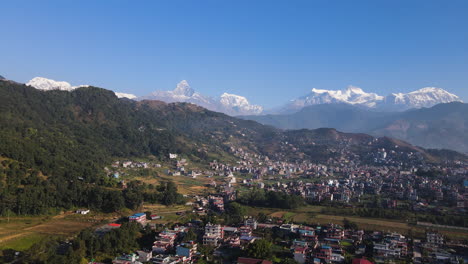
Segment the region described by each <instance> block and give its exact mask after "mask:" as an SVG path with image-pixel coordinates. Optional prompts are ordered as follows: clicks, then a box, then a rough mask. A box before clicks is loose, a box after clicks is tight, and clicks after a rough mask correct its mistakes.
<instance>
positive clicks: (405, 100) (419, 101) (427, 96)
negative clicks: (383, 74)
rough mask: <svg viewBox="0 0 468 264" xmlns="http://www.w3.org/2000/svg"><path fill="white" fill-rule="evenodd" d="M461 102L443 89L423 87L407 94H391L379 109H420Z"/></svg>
mask: <svg viewBox="0 0 468 264" xmlns="http://www.w3.org/2000/svg"><path fill="white" fill-rule="evenodd" d="M450 102H461V99H460V98H459V97H458V96H456V95H454V94H451V93H449V92H447V91H445V90H444V89H441V88H437V87H425V88H422V89H419V90H416V91H414V92H410V93H407V94H404V93H392V94H390V95H388V96H386V97H385V100H384V102H383V103H382V105H381V107H387V108H388V107H390V108H391V107H392V106H394V107H397V108H400V107H403V108H406V109H408V108H422V107H431V106H434V105H436V104H440V103H450Z"/></svg>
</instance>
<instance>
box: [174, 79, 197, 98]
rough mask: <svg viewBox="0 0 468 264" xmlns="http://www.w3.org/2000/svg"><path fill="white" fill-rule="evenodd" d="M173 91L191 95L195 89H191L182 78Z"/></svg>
mask: <svg viewBox="0 0 468 264" xmlns="http://www.w3.org/2000/svg"><path fill="white" fill-rule="evenodd" d="M173 93H174V94H176V95H183V96H187V97H191V96H192V95H193V94H194V93H195V90H193V89H192V87H190V85H189V84H188V82H187V81H186V80H182V81H181V82H179V83H178V84H177V86H176V88H175V89H174V91H173Z"/></svg>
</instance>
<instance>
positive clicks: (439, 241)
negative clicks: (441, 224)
mask: <svg viewBox="0 0 468 264" xmlns="http://www.w3.org/2000/svg"><path fill="white" fill-rule="evenodd" d="M426 241H427V243H429V244H432V245H436V246H442V245H443V244H444V237H443V236H442V235H441V234H439V233H436V232H427V233H426Z"/></svg>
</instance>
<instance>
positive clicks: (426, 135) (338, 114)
mask: <svg viewBox="0 0 468 264" xmlns="http://www.w3.org/2000/svg"><path fill="white" fill-rule="evenodd" d="M243 118H245V119H250V120H255V121H257V122H260V123H262V124H267V125H272V126H275V127H278V128H281V129H302V128H307V129H316V128H320V127H333V128H336V129H338V130H341V131H345V132H355V133H368V134H371V135H374V136H389V137H394V138H398V139H402V140H405V141H408V142H410V143H412V144H414V145H418V146H422V147H426V148H446V149H452V150H457V151H461V152H465V153H468V127H467V124H468V105H467V104H464V103H460V102H453V103H447V104H438V105H436V106H433V107H430V108H421V109H413V110H408V111H405V112H378V111H372V110H367V109H363V108H361V107H356V106H352V105H348V104H321V105H313V106H309V107H305V108H303V109H302V110H300V111H299V112H296V113H293V114H286V115H265V116H246V117H243Z"/></svg>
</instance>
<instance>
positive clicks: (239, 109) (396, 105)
mask: <svg viewBox="0 0 468 264" xmlns="http://www.w3.org/2000/svg"><path fill="white" fill-rule="evenodd" d="M26 84H27V85H29V86H32V87H35V88H37V89H41V90H65V91H71V90H74V89H76V88H79V87H83V86H87V85H79V86H72V85H70V84H69V83H68V82H64V81H54V80H51V79H47V78H43V77H35V78H33V79H32V80H30V81H29V82H27V83H26ZM115 94H116V95H117V96H118V97H119V98H128V99H132V100H160V101H164V102H167V103H173V102H187V103H192V104H196V105H199V106H202V107H204V108H207V109H209V110H212V111H216V112H222V113H225V114H228V115H232V116H238V115H261V114H291V113H294V112H297V111H300V110H301V109H303V108H304V107H307V106H312V105H321V104H348V105H353V106H356V107H361V108H363V109H369V110H375V111H404V110H408V109H413V108H417V109H419V108H422V107H431V106H434V105H436V104H440V103H450V102H461V99H460V98H459V97H458V96H457V95H454V94H451V93H449V92H447V91H445V90H444V89H442V88H437V87H425V88H422V89H419V90H416V91H413V92H410V93H392V94H390V95H387V96H381V95H378V94H376V93H368V92H365V91H363V90H362V89H361V88H359V87H355V86H349V87H348V88H346V89H344V90H322V89H316V88H313V89H312V90H311V92H310V93H309V94H307V95H305V96H302V97H299V98H296V99H294V100H291V101H289V102H288V103H286V104H284V105H283V106H281V107H278V108H267V110H264V107H262V106H259V105H254V104H251V103H249V101H248V100H247V98H246V97H244V96H240V95H235V94H230V93H223V94H221V95H220V96H219V97H215V98H214V97H210V96H206V95H203V94H201V93H199V92H196V91H195V90H194V89H193V88H192V87H190V85H189V83H188V82H187V81H186V80H183V81H181V82H179V83H178V84H177V85H176V87H175V89H174V90H171V91H161V90H156V91H154V92H152V93H150V94H148V95H145V96H136V95H134V94H130V93H121V92H115Z"/></svg>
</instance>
